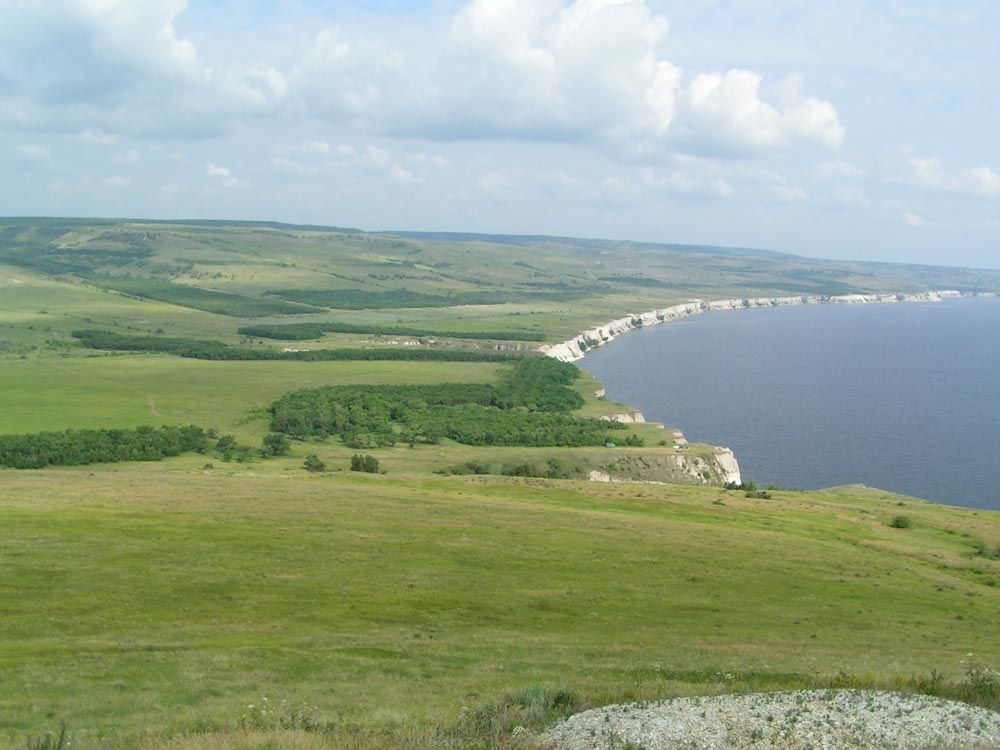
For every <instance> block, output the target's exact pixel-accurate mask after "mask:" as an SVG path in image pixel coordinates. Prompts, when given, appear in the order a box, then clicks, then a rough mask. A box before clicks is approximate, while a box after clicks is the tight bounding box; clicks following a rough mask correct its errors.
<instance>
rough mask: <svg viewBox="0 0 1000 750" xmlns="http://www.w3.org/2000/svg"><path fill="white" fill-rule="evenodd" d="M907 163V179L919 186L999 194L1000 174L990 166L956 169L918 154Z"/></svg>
mask: <svg viewBox="0 0 1000 750" xmlns="http://www.w3.org/2000/svg"><path fill="white" fill-rule="evenodd" d="M907 163H908V166H909V175H908V180H909V181H910V182H912V183H914V184H916V185H919V186H921V187H925V188H931V189H933V190H944V191H948V192H954V193H965V194H969V195H984V196H987V197H996V196H1000V174H998V173H997V172H994V171H993V170H992V169H991V168H990V167H987V166H981V167H973V168H971V169H964V170H956V169H951V168H948V167H947V166H946V165H945V164H944V163H943V162H942V161H941V160H940V159H937V158H927V157H919V156H911V157H910V158H909V159H908V162H907Z"/></svg>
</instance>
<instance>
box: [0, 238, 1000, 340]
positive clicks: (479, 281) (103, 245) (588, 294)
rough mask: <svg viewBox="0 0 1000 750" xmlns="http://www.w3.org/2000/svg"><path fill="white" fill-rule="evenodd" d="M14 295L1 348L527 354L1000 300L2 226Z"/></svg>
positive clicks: (949, 272) (753, 254) (743, 253)
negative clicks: (636, 336) (710, 311)
mask: <svg viewBox="0 0 1000 750" xmlns="http://www.w3.org/2000/svg"><path fill="white" fill-rule="evenodd" d="M0 284H3V287H2V288H3V289H4V302H3V303H2V304H3V310H4V311H6V312H7V315H6V316H5V318H4V319H0V325H2V326H3V327H2V328H0V347H3V349H4V350H6V351H13V352H24V351H26V350H31V349H33V348H36V347H38V346H44V345H45V344H46V342H47V341H51V340H55V341H58V342H63V343H66V333H68V331H70V330H72V329H74V328H94V327H100V328H105V327H115V328H125V329H137V330H148V331H157V332H162V333H163V334H164V335H167V336H191V335H194V336H197V337H201V338H205V337H215V338H219V339H221V340H223V341H227V342H229V343H233V342H236V341H238V340H239V339H240V338H241V336H243V337H251V338H255V339H264V340H267V341H271V342H274V341H280V340H312V339H322V341H323V342H324V344H325V345H335V344H336V343H338V342H346V341H348V340H350V341H352V342H356V341H357V340H358V338H359V337H382V338H383V339H385V338H398V337H404V338H412V339H445V340H448V341H455V340H459V339H465V340H466V341H468V342H471V344H473V345H478V346H480V347H482V346H489V345H491V344H492V345H494V346H496V345H499V344H501V343H503V344H505V345H506V346H507V347H517V346H518V345H520V346H522V347H525V346H531V345H534V346H537V344H538V342H540V341H549V342H553V341H560V340H563V339H566V338H568V337H570V336H572V335H573V334H575V333H577V332H579V331H581V330H585V329H587V328H590V327H593V326H594V325H596V324H599V323H603V322H604V321H606V320H610V319H612V318H616V317H620V316H621V315H623V314H625V313H627V312H642V311H644V310H648V309H652V308H655V307H660V306H664V305H668V304H671V303H675V302H678V301H682V300H686V299H689V298H691V297H703V298H710V299H711V298H719V297H732V296H762V295H764V296H770V295H796V294H810V295H836V294H849V293H854V292H886V291H919V290H922V289H926V288H928V287H932V288H936V289H940V288H949V289H959V290H962V291H988V290H993V291H996V290H1000V272H989V271H965V270H957V269H940V268H930V267H922V266H902V265H899V266H894V265H887V264H865V263H848V262H839V263H838V262H828V261H813V260H806V259H803V258H797V257H794V256H790V255H782V254H777V253H770V252H764V251H755V250H744V249H733V248H712V247H702V246H679V245H652V244H646V243H631V242H612V241H598V240H576V239H567V238H555V237H506V236H485V235H447V234H445V235H422V234H405V233H400V234H385V233H379V234H376V233H365V232H360V231H356V230H347V229H334V228H322V227H298V226H289V225H281V224H267V223H262V224H251V223H237V222H186V223H185V222H178V223H169V222H148V221H147V222H142V221H110V220H106V221H95V220H82V219H80V220H67V219H0ZM36 302H37V304H34V303H36ZM136 302H139V303H141V304H135V303H136ZM12 312H17V313H18V316H17V317H16V318H14V317H11V316H10V313H12ZM240 330H243V331H245V333H244V334H240V333H239V331H240ZM44 333H49V334H53V335H50V336H43V335H42V334H44Z"/></svg>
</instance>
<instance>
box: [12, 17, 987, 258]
mask: <svg viewBox="0 0 1000 750" xmlns="http://www.w3.org/2000/svg"><path fill="white" fill-rule="evenodd" d="M997 39H1000V3H997V2H995V0H982V1H980V0H956V2H954V3H942V2H940V1H939V0H935V1H934V2H926V1H922V0H905V1H904V0H880V1H879V2H875V1H871V2H864V1H862V0H836V1H828V0H816V1H815V2H802V1H801V0H768V1H767V2H758V1H756V0H465V1H459V0H414V1H413V2H404V1H403V0H376V1H372V2H360V0H325V1H320V0H312V1H310V0H270V1H269V2H265V0H186V1H185V0H44V1H43V0H0V174H2V176H3V179H2V180H0V216H87V217H122V218H156V219H246V220H268V221H284V222H291V223H303V224H321V225H328V226H340V227H356V228H360V229H366V230H420V231H458V232H486V233H503V234H548V235H565V236H574V237H598V238H608V239H620V240H636V241H650V242H665V243H696V244H708V245H724V246H740V247H757V248H765V249H771V250H778V251H785V252H791V253H796V254H799V255H806V256H811V257H825V258H835V259H856V260H884V261H894V262H910V263H927V264H939V265H961V266H970V267H979V268H1000V138H998V137H997V136H998V132H1000V85H998V80H997V78H998V74H1000V44H997V41H996V40H997Z"/></svg>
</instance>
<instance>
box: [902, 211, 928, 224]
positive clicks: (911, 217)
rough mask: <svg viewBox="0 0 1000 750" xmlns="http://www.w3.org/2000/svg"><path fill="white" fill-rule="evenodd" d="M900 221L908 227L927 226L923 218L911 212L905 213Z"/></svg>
mask: <svg viewBox="0 0 1000 750" xmlns="http://www.w3.org/2000/svg"><path fill="white" fill-rule="evenodd" d="M902 219H903V223H904V224H906V225H907V226H909V227H923V226H926V225H927V222H926V221H924V219H923V218H921V217H920V216H919V215H917V214H915V213H913V212H912V211H906V212H905V213H904V214H903V216H902Z"/></svg>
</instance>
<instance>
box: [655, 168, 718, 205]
mask: <svg viewBox="0 0 1000 750" xmlns="http://www.w3.org/2000/svg"><path fill="white" fill-rule="evenodd" d="M642 183H643V185H644V186H645V187H647V188H652V189H654V190H665V191H667V192H670V193H673V194H674V195H677V196H681V197H689V198H728V197H729V196H730V195H732V194H733V193H734V192H735V191H734V190H733V188H732V186H731V185H730V184H729V183H728V182H726V181H725V180H724V179H721V178H717V177H715V178H712V177H710V178H700V177H691V176H689V175H685V174H681V173H679V172H673V173H671V174H669V175H667V176H665V177H661V176H659V175H657V174H656V173H655V172H654V171H653V170H652V169H648V168H647V169H644V170H642Z"/></svg>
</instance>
